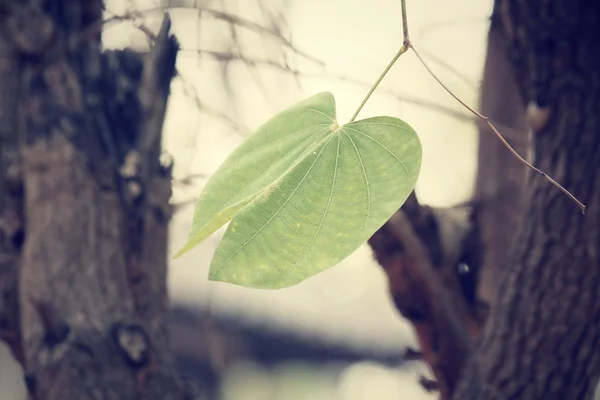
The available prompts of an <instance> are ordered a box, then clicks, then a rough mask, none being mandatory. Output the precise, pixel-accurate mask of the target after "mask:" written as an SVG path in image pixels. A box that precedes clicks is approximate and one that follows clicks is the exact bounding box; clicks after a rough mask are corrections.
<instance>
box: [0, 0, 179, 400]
mask: <svg viewBox="0 0 600 400" xmlns="http://www.w3.org/2000/svg"><path fill="white" fill-rule="evenodd" d="M101 17H102V1H99V0H73V1H33V0H32V1H28V2H18V1H8V0H4V1H0V27H1V28H2V29H1V30H0V51H2V56H3V57H2V61H1V63H0V80H2V81H0V93H1V94H2V95H1V96H0V106H1V107H0V110H1V111H0V145H1V146H2V153H1V154H2V159H1V161H2V173H3V175H2V182H1V183H2V184H3V186H2V193H1V195H0V199H1V202H0V211H2V215H1V216H2V218H3V219H2V222H3V223H4V224H6V221H7V218H9V217H10V216H11V215H10V214H9V213H10V212H11V211H12V210H13V209H18V208H19V207H20V208H22V209H23V215H24V221H25V223H24V230H23V229H22V231H21V234H23V232H24V242H23V243H20V242H19V241H18V240H16V239H15V236H14V235H15V234H14V233H13V236H12V238H13V239H12V242H11V243H12V246H13V247H16V248H17V250H16V252H17V253H16V254H17V255H15V251H14V250H13V251H12V252H11V248H9V247H8V246H7V244H6V242H7V241H6V237H7V234H6V231H5V230H3V236H2V238H1V239H2V241H1V243H0V246H2V247H0V273H3V274H4V273H5V272H4V271H8V272H6V274H7V276H10V277H11V278H12V280H8V279H7V281H6V283H5V281H4V277H2V284H3V286H2V287H1V289H2V291H3V293H2V294H3V295H4V296H8V297H7V298H9V299H10V301H9V302H6V303H2V304H0V327H2V328H3V326H7V328H6V329H8V330H10V332H11V334H12V332H13V331H17V330H18V331H20V332H19V333H20V336H18V337H20V338H22V343H21V342H19V341H14V342H11V345H12V348H13V351H14V352H15V353H16V354H17V356H20V355H21V354H22V357H21V359H22V362H23V367H24V370H25V373H26V381H27V384H28V389H29V391H30V395H31V396H32V398H34V399H49V400H51V399H61V400H62V399H133V398H147V399H182V398H185V393H184V391H183V390H182V388H181V386H180V383H179V380H178V379H177V376H176V374H175V368H174V363H173V360H172V356H171V351H170V346H169V341H168V332H167V312H168V296H167V289H166V261H167V225H168V224H167V223H168V220H169V217H170V210H169V205H168V200H169V197H170V193H171V186H170V182H171V166H170V165H163V164H161V163H160V162H159V156H160V142H161V130H162V123H163V118H164V113H165V108H166V101H167V98H168V91H169V84H170V80H171V78H172V76H173V75H174V71H175V57H176V52H177V49H178V46H177V43H176V41H175V40H174V38H173V37H170V36H169V35H168V31H169V26H170V23H169V20H168V19H166V20H165V22H164V23H163V26H162V28H161V32H160V33H159V35H158V37H157V40H156V44H155V46H154V48H153V50H152V51H151V54H150V56H149V57H148V58H147V59H146V60H142V59H141V58H140V57H138V56H137V55H135V54H133V53H132V52H129V51H109V52H102V51H101V44H100V40H99V39H100V29H101ZM4 43H6V44H7V45H6V46H3V44H4ZM5 47H6V50H5ZM15 65H18V68H15V67H14V66H15ZM11 68H12V69H11ZM9 96H10V101H8V103H10V104H9V106H7V104H6V103H7V101H6V100H7V98H8V97H9ZM10 106H13V108H10ZM4 107H6V108H4ZM7 113H8V114H7ZM16 116H18V119H17V118H16ZM15 120H17V121H18V123H17V122H16V121H15ZM17 143H18V147H19V148H18V152H17V151H15V150H16V144H17ZM17 154H20V160H19V159H18V158H17V157H16V155H17ZM10 165H13V166H15V168H17V171H20V173H19V174H17V177H22V189H23V195H24V196H23V201H22V203H20V204H18V207H16V206H15V205H14V204H13V203H12V202H11V201H12V200H11V197H10V195H9V191H8V190H7V184H8V183H9V180H8V179H7V177H6V176H7V174H8V171H10V169H5V166H10ZM19 179H20V178H19ZM18 183H19V182H18V179H17V187H20V186H19V184H18ZM15 193H17V194H19V192H18V191H17V192H15ZM3 227H4V225H3ZM9 239H10V236H9ZM21 244H22V248H21ZM19 250H20V251H21V259H20V265H19V267H17V265H18V261H19V259H18V251H19ZM11 257H12V258H11ZM6 260H9V261H10V263H9V264H7V263H6ZM5 265H7V266H8V267H6V268H5ZM18 268H19V269H18ZM17 269H18V271H19V280H18V301H15V300H16V299H17V297H16V293H17V287H16V282H17V279H16V278H15V276H16V271H17ZM5 287H8V290H7V289H5ZM5 293H7V294H5ZM5 315H9V316H10V317H11V318H14V320H12V319H11V320H3V319H2V318H3V317H4V316H5ZM19 320H20V326H19V325H18V323H17V322H15V321H19ZM9 338H10V337H9ZM19 352H21V353H19Z"/></svg>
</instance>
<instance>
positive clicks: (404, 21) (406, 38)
mask: <svg viewBox="0 0 600 400" xmlns="http://www.w3.org/2000/svg"><path fill="white" fill-rule="evenodd" d="M401 1H402V27H403V28H402V32H403V34H404V41H403V43H402V48H405V47H406V48H409V49H411V50H412V51H413V52H414V53H415V55H416V56H417V58H418V59H419V62H421V65H423V67H425V69H426V70H427V72H429V75H431V76H432V77H433V79H435V80H436V81H437V83H439V84H440V86H441V87H443V88H444V90H445V91H446V92H448V94H450V96H452V97H454V99H455V100H456V101H458V102H459V103H460V104H461V105H462V106H463V107H465V108H466V109H467V110H469V111H470V112H471V113H472V114H473V115H475V116H476V117H477V118H479V119H481V120H482V121H483V122H485V123H486V124H487V125H488V126H489V127H490V129H491V130H492V132H494V135H496V137H497V138H498V139H499V140H500V142H501V143H502V145H503V146H504V147H506V148H507V149H508V151H510V152H511V153H512V155H514V156H515V157H516V158H517V160H519V162H520V163H521V164H523V165H525V166H526V167H528V168H530V169H531V170H533V171H535V172H537V173H538V174H540V175H541V176H543V177H544V178H546V179H547V180H548V181H549V182H550V183H551V184H552V185H554V186H556V187H557V188H558V189H560V190H561V191H562V192H563V193H564V194H566V195H567V197H569V198H570V199H571V200H573V201H574V202H575V204H577V206H578V207H579V208H580V209H581V213H582V214H585V205H584V204H583V203H582V202H581V201H579V199H577V197H575V196H574V195H572V194H571V192H569V191H568V190H567V189H565V188H564V187H563V186H562V185H561V184H560V183H558V182H556V181H555V180H554V179H552V177H551V176H549V175H548V174H546V173H545V172H544V171H542V170H540V169H538V168H536V167H534V166H533V165H532V164H531V163H530V162H529V161H527V160H525V159H524V158H523V157H521V155H520V154H519V153H517V151H516V150H515V149H513V148H512V146H511V145H510V144H509V143H508V142H507V141H506V139H504V137H503V136H502V134H501V133H500V132H499V131H498V129H496V127H495V126H494V124H492V122H491V121H490V119H489V118H488V117H486V116H485V115H483V114H481V113H479V112H477V111H475V110H474V109H473V108H472V107H470V106H469V105H467V104H466V103H465V102H464V101H462V100H461V99H459V98H458V96H456V95H455V94H454V93H453V92H452V91H451V90H450V89H449V88H448V87H447V86H446V85H444V83H442V81H441V80H440V78H438V77H437V75H436V74H434V73H433V71H432V70H431V68H429V66H428V65H427V63H426V62H425V60H423V58H422V57H421V55H420V54H419V52H418V51H417V49H415V46H413V44H412V42H411V41H410V37H409V36H408V22H407V19H408V18H407V14H406V0H401Z"/></svg>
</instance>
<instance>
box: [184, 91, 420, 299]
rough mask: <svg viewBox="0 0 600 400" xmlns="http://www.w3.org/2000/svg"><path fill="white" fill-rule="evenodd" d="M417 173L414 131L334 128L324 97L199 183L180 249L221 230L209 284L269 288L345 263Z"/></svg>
mask: <svg viewBox="0 0 600 400" xmlns="http://www.w3.org/2000/svg"><path fill="white" fill-rule="evenodd" d="M420 167H421V144H420V141H419V139H418V137H417V135H416V133H415V132H414V130H413V129H412V128H411V127H410V126H408V125H407V124H406V123H404V122H403V121H401V120H399V119H397V118H393V117H375V118H368V119H365V120H362V121H355V122H351V123H348V124H346V125H342V126H338V123H337V122H336V119H335V101H334V99H333V95H332V94H331V93H327V92H324V93H319V94H317V95H315V96H313V97H310V98H308V99H307V100H304V101H302V102H300V103H298V104H296V105H295V106H293V107H291V108H288V109H287V110H285V111H283V112H281V113H280V114H278V115H276V116H275V117H273V118H272V119H271V120H269V121H268V122H267V123H265V124H264V125H263V126H261V127H260V128H259V129H258V130H257V131H256V133H254V134H253V135H252V136H250V137H249V138H248V139H247V140H246V141H245V142H244V143H242V144H241V145H240V146H239V147H238V148H237V149H236V150H235V151H234V152H233V153H232V154H231V156H230V157H229V158H228V159H227V160H226V161H225V162H224V163H223V164H222V165H221V167H220V168H219V169H218V170H217V172H216V173H215V174H214V175H213V176H212V177H211V179H210V180H209V182H208V183H207V185H206V187H205V189H204V191H203V193H202V195H201V196H200V198H199V200H198V202H197V204H196V210H195V214H194V220H193V223H192V229H191V231H190V233H189V238H188V242H187V244H186V245H185V246H184V247H183V249H181V250H180V251H179V253H177V255H176V257H177V256H180V255H181V254H183V253H185V252H187V251H189V250H190V249H191V248H193V247H194V246H196V245H197V244H198V243H200V242H201V241H203V240H204V239H206V238H207V237H208V236H209V235H210V234H212V233H213V232H215V231H216V230H217V229H218V228H219V227H221V226H222V225H224V224H225V223H227V222H228V221H229V220H232V221H231V224H230V225H229V227H228V229H227V231H226V233H225V236H224V237H223V239H222V240H221V243H220V244H219V246H218V248H217V250H216V253H215V256H214V258H213V261H212V263H211V266H210V273H209V278H210V279H211V280H217V281H223V282H230V283H234V284H238V285H242V286H248V287H254V288H265V289H276V288H283V287H288V286H291V285H294V284H296V283H298V282H300V281H302V280H304V279H306V278H308V277H310V276H312V275H314V274H316V273H318V272H321V271H323V270H325V269H327V268H329V267H331V266H333V265H335V264H337V263H338V262H340V261H341V260H342V259H344V258H346V257H347V256H349V255H350V254H351V253H352V252H353V251H354V250H356V249H357V248H358V247H359V246H360V245H361V244H362V243H364V242H365V241H366V240H368V238H369V237H370V236H371V235H372V234H373V233H374V232H375V231H376V230H377V229H379V228H380V227H381V226H382V225H383V224H384V223H385V222H386V221H387V219H388V218H389V217H390V216H391V215H392V214H393V213H394V212H395V211H396V210H397V209H398V208H400V206H401V205H402V204H403V203H404V202H405V201H406V198H407V197H408V195H409V194H410V192H411V191H412V190H413V188H414V186H415V183H416V180H417V176H418V174H419V170H420Z"/></svg>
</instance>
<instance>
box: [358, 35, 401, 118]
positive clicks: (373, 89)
mask: <svg viewBox="0 0 600 400" xmlns="http://www.w3.org/2000/svg"><path fill="white" fill-rule="evenodd" d="M407 50H408V47H406V46H404V45H402V47H400V50H398V52H397V53H396V55H395V56H394V58H392V61H390V63H389V64H388V65H387V67H385V69H384V70H383V72H382V73H381V75H379V78H377V80H376V81H375V83H374V84H373V86H371V89H369V92H368V93H367V95H366V96H365V98H364V99H363V101H362V103H360V105H359V106H358V109H357V110H356V111H355V112H354V115H353V116H352V118H350V122H352V121H354V120H355V119H356V117H357V116H358V113H359V112H360V110H362V108H363V107H364V105H365V104H366V103H367V101H368V100H369V98H370V97H371V95H372V94H373V92H374V91H375V89H377V86H379V84H380V83H381V81H382V80H383V78H385V76H386V75H387V73H388V71H389V70H390V69H391V68H392V66H393V65H394V64H395V63H396V60H398V59H399V58H400V56H401V55H402V54H404V53H406V51H407Z"/></svg>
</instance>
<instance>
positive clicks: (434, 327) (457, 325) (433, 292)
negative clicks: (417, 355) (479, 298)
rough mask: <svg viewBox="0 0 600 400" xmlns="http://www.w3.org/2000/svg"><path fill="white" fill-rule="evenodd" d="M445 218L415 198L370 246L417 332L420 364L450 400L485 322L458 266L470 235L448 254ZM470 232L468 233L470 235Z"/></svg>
mask: <svg viewBox="0 0 600 400" xmlns="http://www.w3.org/2000/svg"><path fill="white" fill-rule="evenodd" d="M442 215H444V213H443V212H442V211H440V210H437V212H436V213H434V211H433V210H432V209H431V208H429V207H424V206H421V205H420V204H419V203H418V201H417V199H416V197H415V196H414V194H413V195H411V197H410V198H409V199H408V200H407V202H406V203H405V205H404V206H403V208H402V209H401V210H399V211H398V212H397V213H396V214H394V216H392V218H390V220H389V221H388V222H387V223H386V224H385V225H384V226H383V227H382V228H381V229H380V230H379V231H377V232H376V233H375V234H374V235H373V236H372V237H371V239H369V244H370V245H371V247H372V249H373V251H374V254H375V257H376V259H377V261H378V262H379V263H380V264H381V265H382V267H383V268H384V270H385V272H386V274H387V276H388V279H389V285H390V291H391V294H392V298H393V300H394V303H395V304H396V307H397V308H398V310H399V311H400V313H401V314H402V315H403V316H404V317H406V318H407V319H408V320H409V321H410V322H411V323H412V324H413V326H414V328H415V331H416V333H417V338H418V341H419V345H420V347H421V352H422V359H423V360H424V361H425V362H426V363H427V364H428V365H429V367H430V368H431V370H432V372H433V374H434V376H435V378H436V380H437V387H438V388H439V390H440V395H441V398H442V399H448V398H449V396H450V395H451V394H452V392H453V390H454V386H455V385H456V383H457V381H458V378H459V375H458V373H459V371H460V367H461V366H462V365H463V364H464V362H465V361H466V360H467V358H468V356H469V354H470V349H471V342H472V341H473V340H474V339H475V338H476V337H477V336H478V335H479V330H480V327H481V321H480V320H479V319H478V317H477V313H476V309H474V308H473V307H472V305H470V304H468V303H467V302H466V300H465V297H464V296H463V291H462V288H461V286H460V283H459V277H458V274H457V264H458V263H459V262H460V261H461V260H462V259H463V252H462V250H461V249H463V248H465V244H466V243H465V242H466V240H467V238H470V236H469V234H468V233H467V232H466V231H464V230H465V229H464V227H463V228H462V229H459V231H455V232H454V234H455V235H456V236H457V237H459V238H461V239H458V240H456V241H455V243H454V245H453V246H452V247H453V248H452V249H450V248H448V247H447V246H445V244H444V243H442V240H441V237H440V232H441V225H442V224H445V223H446V222H444V220H443V217H442ZM468 229H469V228H468V227H466V230H467V231H468Z"/></svg>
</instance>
